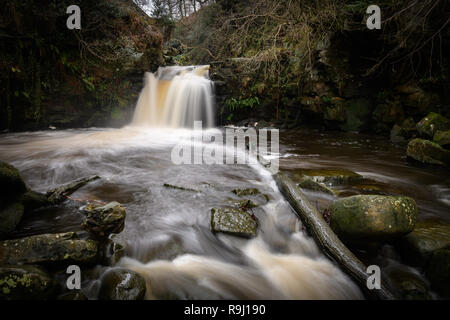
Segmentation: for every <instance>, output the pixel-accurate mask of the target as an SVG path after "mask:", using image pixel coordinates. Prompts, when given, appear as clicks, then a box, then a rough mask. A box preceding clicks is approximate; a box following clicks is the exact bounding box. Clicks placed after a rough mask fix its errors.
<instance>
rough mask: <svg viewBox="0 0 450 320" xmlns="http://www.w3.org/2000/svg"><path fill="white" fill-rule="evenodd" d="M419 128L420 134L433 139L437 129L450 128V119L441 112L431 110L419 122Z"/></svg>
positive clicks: (445, 129)
mask: <svg viewBox="0 0 450 320" xmlns="http://www.w3.org/2000/svg"><path fill="white" fill-rule="evenodd" d="M417 130H418V131H419V134H420V136H422V137H425V138H431V139H433V136H434V134H435V133H436V132H437V131H447V130H450V119H447V118H445V117H444V116H442V115H440V114H439V113H435V112H430V113H429V114H428V115H427V116H426V117H425V118H423V119H422V120H420V121H419V123H417Z"/></svg>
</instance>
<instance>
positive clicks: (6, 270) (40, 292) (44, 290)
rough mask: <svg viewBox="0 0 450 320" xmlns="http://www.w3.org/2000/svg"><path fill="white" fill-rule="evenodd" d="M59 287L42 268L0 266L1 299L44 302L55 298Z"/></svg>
mask: <svg viewBox="0 0 450 320" xmlns="http://www.w3.org/2000/svg"><path fill="white" fill-rule="evenodd" d="M57 290H58V287H57V284H56V282H55V281H54V280H52V279H51V278H50V276H49V275H48V274H47V273H46V272H45V271H44V270H43V269H42V268H40V267H37V266H32V265H23V266H18V265H0V299H4V300H31V299H36V300H44V299H48V298H53V296H54V294H55V293H56V292H57Z"/></svg>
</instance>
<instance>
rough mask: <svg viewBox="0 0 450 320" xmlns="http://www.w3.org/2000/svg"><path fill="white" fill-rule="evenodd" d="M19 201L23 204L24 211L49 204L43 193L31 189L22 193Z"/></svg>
mask: <svg viewBox="0 0 450 320" xmlns="http://www.w3.org/2000/svg"><path fill="white" fill-rule="evenodd" d="M19 201H20V202H21V203H22V204H23V206H24V208H25V213H28V212H31V211H33V210H36V209H39V208H42V207H45V206H48V205H50V202H49V201H48V199H47V197H46V196H45V194H43V193H39V192H35V191H32V190H28V191H27V192H25V193H24V194H22V195H21V196H20V198H19Z"/></svg>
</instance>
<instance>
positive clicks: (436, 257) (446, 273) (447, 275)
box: [425, 248, 450, 298]
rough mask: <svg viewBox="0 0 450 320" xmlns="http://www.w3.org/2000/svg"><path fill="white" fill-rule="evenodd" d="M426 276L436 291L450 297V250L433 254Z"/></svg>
mask: <svg viewBox="0 0 450 320" xmlns="http://www.w3.org/2000/svg"><path fill="white" fill-rule="evenodd" d="M425 274H426V276H427V278H428V279H430V281H431V286H432V287H433V288H434V289H436V290H437V291H438V292H439V293H440V294H442V295H443V296H445V297H447V298H449V297H450V248H446V249H439V250H436V251H434V252H433V255H432V256H431V259H430V263H429V264H428V267H427V269H426V272H425Z"/></svg>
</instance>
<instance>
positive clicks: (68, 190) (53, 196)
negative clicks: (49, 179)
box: [46, 176, 100, 204]
mask: <svg viewBox="0 0 450 320" xmlns="http://www.w3.org/2000/svg"><path fill="white" fill-rule="evenodd" d="M97 179H100V177H99V176H91V177H85V178H80V179H77V180H75V181H72V182H69V183H67V184H65V185H62V186H59V187H56V188H54V189H51V190H49V191H47V193H46V197H47V199H48V201H49V202H50V203H51V204H58V203H60V202H63V201H64V200H66V198H67V196H69V195H71V194H72V193H74V192H75V191H77V190H78V189H80V188H81V187H83V186H84V185H86V184H87V183H89V182H91V181H94V180H97Z"/></svg>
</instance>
